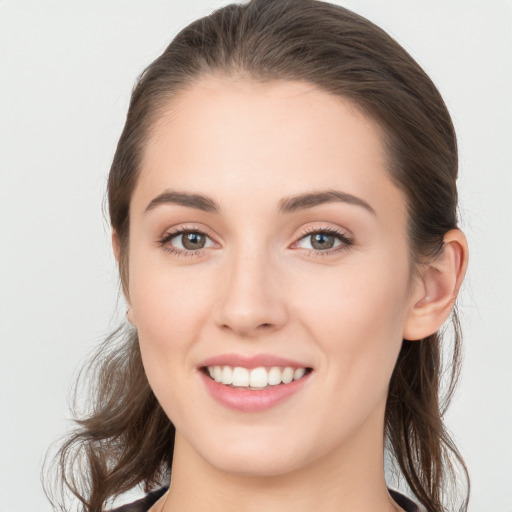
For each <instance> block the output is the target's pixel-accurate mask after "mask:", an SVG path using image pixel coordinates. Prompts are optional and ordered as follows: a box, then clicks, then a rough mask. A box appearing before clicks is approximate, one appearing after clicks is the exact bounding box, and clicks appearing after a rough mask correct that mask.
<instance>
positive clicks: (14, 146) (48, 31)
mask: <svg viewBox="0 0 512 512" xmlns="http://www.w3.org/2000/svg"><path fill="white" fill-rule="evenodd" d="M222 3H223V2H219V1H213V0H195V1H191V0H187V1H186V2H185V1H176V0H174V1H172V0H168V1H155V0H151V1H147V0H146V1H142V0H139V1H129V0H123V1H121V0H118V1H114V0H110V1H107V0H104V1H100V0H89V1H87V2H85V1H79V0H65V1H64V0H60V1H50V0H40V1H35V0H34V1H32V2H28V1H22V0H3V1H2V0H0V180H1V181H0V342H1V344H0V512H18V511H19V512H21V511H24V512H27V511H30V512H42V511H48V510H49V505H48V504H47V502H46V500H45V498H44V496H43V494H42V491H41V486H40V482H39V472H40V466H41V462H42V459H43V456H44V453H45V451H46V449H47V447H48V446H49V445H50V444H51V443H52V442H53V441H55V440H56V439H57V438H58V437H59V436H60V435H61V434H62V433H64V432H65V430H66V429H67V428H68V425H69V421H68V419H69V412H68V408H67V400H68V395H69V389H70V386H71V383H72V382H73V378H74V376H75V375H76V371H77V368H78V365H79V364H80V362H81V361H83V360H84V359H85V358H86V356H87V355H88V354H89V353H90V351H91V350H92V349H93V348H94V347H95V346H96V344H97V343H98V342H99V341H100V340H101V339H102V338H103V337H104V335H105V334H106V333H107V332H108V330H109V329H110V328H111V327H113V326H115V325H116V322H117V320H116V313H115V312H116V310H117V309H118V310H119V311H120V312H121V313H122V312H123V303H122V300H121V301H119V305H117V286H118V280H117V275H116V271H115V267H114V263H113V258H112V257H111V255H110V247H109V232H108V224H107V223H106V222H105V221H104V219H103V217H102V213H101V208H102V201H103V197H104V189H105V181H106V176H107V172H108V168H109V164H110V160H111V158H112V155H113V152H114V148H115V145H116V142H117V138H118V137H119V134H120V131H121V127H122V123H123V118H124V115H125V113H126V108H127V103H128V99H129V94H130V91H131V87H132V85H133V83H134V80H135V78H136V76H137V75H138V74H139V73H140V72H141V71H142V69H143V68H144V67H145V66H146V65H147V64H148V63H149V62H150V61H151V60H152V59H153V58H155V57H156V56H157V55H158V54H159V53H161V51H162V50H163V49H164V48H165V46H166V45H167V43H168V42H169V41H170V39H171V38H172V36H173V35H174V34H175V33H176V32H177V30H178V29H180V28H182V27H183V26H184V25H185V24H187V23H189V22H190V21H192V20H194V19H196V18H197V17H199V16H202V15H204V14H207V13H209V12H210V11H211V10H212V9H213V8H214V7H218V6H220V5H221V4H222ZM339 3H342V4H343V5H346V6H348V7H350V8H353V9H354V10H356V11H357V12H359V13H360V14H363V15H365V16H367V17H368V18H370V19H371V20H373V21H375V22H376V23H377V24H379V25H381V26H382V27H383V28H385V29H386V30H388V31H389V32H390V33H391V34H392V35H393V36H394V37H395V38H396V39H398V41H399V42H400V43H401V44H402V45H404V46H405V48H406V49H408V50H409V51H410V53H411V54H412V55H413V57H415V58H416V59H417V60H418V61H419V63H420V64H421V65H422V66H423V67H424V68H425V69H426V71H427V72H428V73H429V74H430V75H431V77H432V78H433V80H434V81H435V83H436V84H437V85H438V87H439V88H440V90H441V93H442V94H443V96H444V98H445V100H446V102H447V104H448V107H449V109H450V111H451V113H452V116H453V119H454V122H455V125H456V128H457V131H458V136H459V143H460V156H461V177H460V181H459V184H460V196H461V216H462V226H463V228H464V230H465V231H466V233H467V236H468V238H469V242H470V248H471V263H470V270H469V276H468V281H467V284H466V286H465V289H464V293H463V296H462V300H461V311H462V315H463V327H464V330H465V352H466V355H465V366H464V372H463V378H462V381H461V386H460V388H459V391H458V393H457V395H456V399H455V401H454V404H453V407H452V409H451V410H450V412H449V414H448V425H449V428H450V429H451V430H452V432H453V434H454V437H455V439H456V442H457V443H458V445H459V448H460V450H461V451H462V453H463V455H464V456H465V459H466V462H467V464H468V467H469V469H470V473H471V476H472V484H473V492H472V501H471V505H470V508H469V510H470V512H512V406H511V403H512V400H511V397H510V395H511V392H512V371H511V370H510V366H511V361H512V335H511V331H512V300H511V290H512V270H511V261H512V259H511V254H512V228H511V223H512V206H511V201H510V197H511V194H512V157H511V155H512V151H511V149H512V148H511V146H512V99H511V98H512V94H511V92H510V91H512V2H511V1H510V0H501V1H500V0H485V1H484V0H482V1H468V0H464V1H451V0H439V1H413V0H402V1H391V0H373V1H371V0H359V1H356V0H352V1H345V2H343V1H341V2H339ZM118 315H119V313H118Z"/></svg>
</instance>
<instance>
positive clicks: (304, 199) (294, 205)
mask: <svg viewBox="0 0 512 512" xmlns="http://www.w3.org/2000/svg"><path fill="white" fill-rule="evenodd" d="M336 202H338V203H347V204H352V205H355V206H361V207H362V208H364V209H365V210H368V211H369V212H370V213H372V214H373V215H376V213H375V210H374V209H373V208H372V207H371V206H370V205H369V204H368V203H367V202H366V201H363V200H362V199H360V198H359V197H357V196H353V195H352V194H347V193H346V192H340V191H338V190H324V191H320V192H312V193H307V194H300V195H297V196H293V197H288V198H285V199H282V200H281V201H280V206H279V211H280V213H292V212H295V211H297V210H304V209H306V208H313V207H314V206H318V205H321V204H325V203H336Z"/></svg>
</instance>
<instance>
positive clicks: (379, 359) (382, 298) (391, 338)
mask: <svg viewBox="0 0 512 512" xmlns="http://www.w3.org/2000/svg"><path fill="white" fill-rule="evenodd" d="M381 262H382V264H380V265H377V264H374V265H361V266H358V265H354V266H350V267H349V266H347V267H344V268H340V269H337V272H334V271H333V272H332V273H330V274H329V275H326V276H325V278H323V279H322V278H321V277H320V276H317V279H315V283H314V284H315V285H314V286H311V287H308V288H303V289H302V290H300V289H296V290H295V291H294V296H295V298H296V302H295V304H297V310H299V309H300V311H297V314H296V316H297V318H300V319H301V322H302V324H303V325H304V326H305V327H306V328H307V329H308V330H309V331H310V336H311V337H312V339H314V340H316V343H318V344H319V345H320V346H321V349H322V350H321V352H322V353H323V356H324V357H325V361H324V363H325V365H327V366H328V367H330V368H333V369H334V370H335V371H333V372H330V373H329V375H330V378H331V379H332V384H333V386H334V385H335V381H336V384H339V382H338V380H337V379H341V380H343V382H344V385H346V384H347V383H349V382H353V383H354V387H357V386H359V385H364V384H365V383H368V382H374V383H375V384H376V385H375V389H376V391H377V392H379V388H380V391H385V389H384V388H385V387H387V384H388V382H389V378H390V376H391V372H392V370H393V367H394V365H395V362H396V358H397V357H398V352H399V350H400V347H401V344H402V339H403V337H402V335H403V326H404V323H405V318H406V314H407V307H408V290H409V288H408V282H409V279H408V274H407V272H406V271H404V268H405V269H407V268H408V267H407V264H405V265H404V264H403V262H402V263H398V264H396V263H392V260H391V259H390V260H388V264H385V263H384V262H383V261H382V260H381ZM405 263H407V260H406V259H405ZM377 383H378V384H379V385H377ZM363 389H364V387H363Z"/></svg>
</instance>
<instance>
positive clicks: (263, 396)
mask: <svg viewBox="0 0 512 512" xmlns="http://www.w3.org/2000/svg"><path fill="white" fill-rule="evenodd" d="M210 366H215V365H210ZM256 366H265V365H263V364H259V365H256ZM270 366H281V365H278V364H272V365H270ZM284 366H289V365H284ZM198 373H199V375H200V377H201V378H202V379H203V382H204V384H205V386H206V389H207V390H208V391H209V393H210V394H211V396H212V397H213V398H214V399H215V400H216V401H217V402H219V403H220V404H222V405H224V406H225V407H228V408H230V409H236V410H238V411H244V412H258V411H264V410H266V409H270V408H271V407H273V406H275V405H277V404H278V403H279V402H281V401H283V400H285V399H286V398H288V397H290V396H291V395H293V394H295V393H297V392H298V391H300V390H301V389H302V387H303V386H304V384H305V383H306V382H307V381H308V380H309V377H310V376H311V373H307V374H306V375H304V377H302V378H301V379H298V380H294V381H292V382H290V383H289V384H278V385H277V386H269V387H267V388H265V389H261V390H254V391H251V390H250V389H245V388H234V387H231V386H226V385H225V384H221V383H219V382H216V381H215V380H213V379H212V378H210V377H209V376H208V375H207V374H206V373H205V372H203V371H200V372H198Z"/></svg>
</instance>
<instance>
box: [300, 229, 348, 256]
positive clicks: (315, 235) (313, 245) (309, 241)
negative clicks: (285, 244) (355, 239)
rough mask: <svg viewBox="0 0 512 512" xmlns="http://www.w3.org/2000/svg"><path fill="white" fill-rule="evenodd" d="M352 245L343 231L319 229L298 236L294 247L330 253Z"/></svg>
mask: <svg viewBox="0 0 512 512" xmlns="http://www.w3.org/2000/svg"><path fill="white" fill-rule="evenodd" d="M350 245H352V241H351V240H350V238H348V237H347V235H345V234H344V233H341V232H339V231H337V230H335V229H321V230H315V231H311V232H309V233H308V234H307V235H306V236H303V237H302V238H300V239H299V240H298V241H297V242H296V243H295V244H294V247H298V248H300V249H309V250H310V251H315V252H316V253H320V252H322V253H332V252H336V251H338V250H341V249H345V248H347V247H349V246H350Z"/></svg>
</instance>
